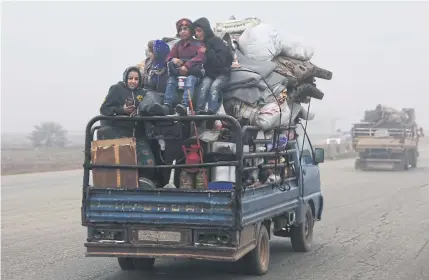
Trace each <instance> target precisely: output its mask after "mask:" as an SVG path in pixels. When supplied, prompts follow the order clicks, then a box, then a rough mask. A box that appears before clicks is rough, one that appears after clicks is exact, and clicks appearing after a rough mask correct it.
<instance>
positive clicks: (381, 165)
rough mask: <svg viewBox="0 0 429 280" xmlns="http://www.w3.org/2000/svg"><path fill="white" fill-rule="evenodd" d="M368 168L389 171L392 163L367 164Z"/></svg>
mask: <svg viewBox="0 0 429 280" xmlns="http://www.w3.org/2000/svg"><path fill="white" fill-rule="evenodd" d="M367 166H368V168H375V169H378V168H379V169H390V168H393V163H383V162H380V163H367Z"/></svg>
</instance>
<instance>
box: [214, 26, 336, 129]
mask: <svg viewBox="0 0 429 280" xmlns="http://www.w3.org/2000/svg"><path fill="white" fill-rule="evenodd" d="M214 32H215V34H216V35H217V36H219V37H221V38H223V39H224V40H225V41H226V43H227V44H229V45H230V46H232V47H233V48H234V50H235V59H236V60H235V61H234V64H233V69H232V73H231V79H230V82H229V86H228V87H227V89H226V90H225V92H224V107H225V111H226V113H228V114H229V115H232V116H234V117H236V118H243V117H244V118H247V119H248V120H249V121H250V124H252V125H257V126H259V127H261V129H263V130H265V131H267V130H270V129H272V128H273V127H275V126H278V125H280V124H281V125H288V124H289V122H290V121H292V122H295V121H296V119H297V118H301V119H307V120H311V119H313V118H314V115H313V114H311V113H309V112H307V110H305V109H304V108H303V107H302V106H301V103H308V101H309V98H310V97H313V98H316V99H319V100H320V99H322V98H323V95H324V94H323V93H322V92H321V91H320V90H319V89H317V88H316V85H315V78H316V77H318V78H322V79H327V80H330V79H331V78H332V73H331V72H330V71H328V70H325V69H322V68H319V67H317V66H315V65H314V64H312V63H311V62H310V59H311V58H312V56H313V54H314V50H313V48H312V47H310V46H306V45H304V44H303V43H301V40H299V39H298V38H297V37H296V36H294V35H292V34H290V33H286V32H279V31H278V30H276V28H274V27H273V26H271V25H269V24H267V23H263V22H262V21H261V20H260V19H258V18H247V19H244V20H236V19H235V18H232V19H230V20H228V21H224V22H221V23H217V24H216V27H215V28H214Z"/></svg>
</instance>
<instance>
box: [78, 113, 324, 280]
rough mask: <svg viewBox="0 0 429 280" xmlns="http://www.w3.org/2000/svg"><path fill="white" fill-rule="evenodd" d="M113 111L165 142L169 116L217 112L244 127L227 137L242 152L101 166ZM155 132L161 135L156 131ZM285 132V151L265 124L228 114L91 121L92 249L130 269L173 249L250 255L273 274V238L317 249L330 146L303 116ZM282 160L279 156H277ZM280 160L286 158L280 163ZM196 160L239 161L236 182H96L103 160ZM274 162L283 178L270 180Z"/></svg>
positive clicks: (176, 253) (247, 258) (249, 263)
mask: <svg viewBox="0 0 429 280" xmlns="http://www.w3.org/2000/svg"><path fill="white" fill-rule="evenodd" d="M113 119H115V120H116V121H124V122H130V121H131V122H133V123H135V124H137V123H141V124H144V127H145V129H146V133H145V137H146V138H150V139H152V140H155V141H159V140H162V141H165V143H166V145H168V141H169V140H168V136H167V135H172V134H168V133H166V132H165V131H163V130H162V127H161V126H162V125H161V124H162V123H164V124H165V122H171V123H173V124H178V123H180V124H185V126H186V125H189V126H190V123H191V121H195V122H204V121H213V120H214V119H217V120H220V121H222V122H223V123H224V124H228V126H227V127H229V130H230V131H235V133H231V135H234V136H233V137H232V136H231V137H232V138H231V137H230V138H229V140H228V139H227V140H225V139H224V140H222V141H223V142H224V143H229V144H231V145H232V146H233V153H232V157H230V158H227V159H223V160H215V161H214V162H204V163H200V164H186V163H183V162H182V163H181V162H177V163H176V164H173V165H172V164H170V165H169V164H166V165H160V164H155V165H153V166H145V165H141V164H136V165H124V164H95V163H94V161H93V159H92V156H91V143H92V141H93V140H94V135H95V132H96V131H97V130H98V129H100V126H96V125H95V124H96V122H98V121H100V120H101V121H103V120H113ZM148 126H151V127H148ZM149 130H150V131H151V133H147V131H149ZM182 131H184V130H183V129H182ZM279 131H283V132H284V131H287V132H288V134H287V135H288V140H287V145H286V147H285V148H284V149H280V148H277V149H275V147H276V145H275V140H274V143H273V142H271V144H273V145H272V146H273V147H274V148H273V149H271V150H267V149H265V150H264V149H258V147H261V146H264V147H267V143H268V144H269V143H270V141H273V140H269V141H267V139H264V138H260V137H258V136H257V134H258V133H259V131H258V128H257V127H254V126H249V125H245V124H243V123H240V122H239V121H237V120H236V119H234V118H233V117H230V116H226V115H225V116H222V115H218V116H195V115H190V116H150V117H148V116H135V117H122V116H115V117H109V116H96V117H94V118H93V119H91V120H90V121H89V122H88V124H87V127H86V140H85V161H84V174H83V194H82V195H83V199H82V208H81V214H82V217H81V218H82V225H83V226H84V227H86V228H87V232H88V236H87V240H86V242H85V243H84V246H85V247H86V256H87V257H115V258H117V259H118V263H119V266H120V267H121V269H123V270H132V269H139V270H148V269H152V268H153V267H154V264H155V259H157V258H163V257H175V258H188V259H203V260H212V261H228V262H242V263H243V264H244V265H243V266H242V267H243V268H245V269H246V273H249V274H252V275H263V274H265V273H267V272H268V269H269V260H270V246H269V242H270V239H271V238H272V237H273V236H280V237H285V238H290V240H291V244H292V247H293V249H294V251H296V252H308V251H310V250H311V248H312V239H313V234H314V224H315V222H316V221H320V220H321V217H322V210H323V195H322V192H321V182H320V170H319V167H318V165H319V164H320V163H323V162H324V150H323V149H321V148H315V149H313V148H312V146H311V142H310V139H309V137H308V135H307V134H306V130H305V129H304V126H303V125H302V124H301V123H299V122H297V123H296V124H295V125H293V126H288V127H278V128H276V129H275V130H274V137H272V139H278V138H276V137H275V135H277V133H278V132H279ZM149 134H150V135H149ZM191 135H192V134H191ZM149 136H150V137H149ZM182 136H183V135H182ZM188 136H189V135H188ZM186 137H187V136H186ZM175 140H177V137H176V139H175ZM273 158H274V159H275V161H274V163H273V161H270V159H271V160H272V159H273ZM279 158H282V159H283V160H282V161H277V159H279ZM255 159H262V161H259V162H256V161H255ZM191 167H192V168H207V170H210V169H213V168H216V167H231V168H233V169H232V170H233V177H234V178H233V179H232V180H231V181H233V182H232V183H231V186H230V188H219V189H216V187H213V185H212V187H211V188H203V189H194V188H190V189H189V188H187V189H182V188H162V187H161V188H159V187H158V188H133V189H127V188H124V187H120V188H117V187H116V188H115V187H106V186H101V185H95V184H94V185H91V170H93V169H95V168H97V169H99V170H100V169H102V168H103V169H116V170H119V169H124V170H125V169H138V170H143V169H148V168H161V169H163V168H170V169H175V170H178V169H180V168H191ZM230 170H231V169H230ZM267 170H271V171H270V172H274V173H275V174H280V175H279V177H274V178H275V179H274V180H270V179H267V178H268V177H269V173H267ZM273 170H274V171H273ZM277 170H280V173H279V172H277ZM255 171H256V172H257V174H258V175H257V176H259V179H261V178H260V177H263V180H259V181H260V182H262V183H259V184H255V180H253V181H252V180H249V179H248V178H249V176H248V174H255ZM252 172H253V173H252ZM276 172H277V173H276ZM234 173H235V174H234ZM286 173H287V174H286ZM282 174H283V175H282ZM284 174H286V175H284ZM271 175H272V174H271ZM253 179H255V178H253ZM256 181H257V180H256ZM175 182H176V184H180V183H177V180H176V181H175Z"/></svg>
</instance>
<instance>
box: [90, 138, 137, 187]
mask: <svg viewBox="0 0 429 280" xmlns="http://www.w3.org/2000/svg"><path fill="white" fill-rule="evenodd" d="M91 150H92V153H91V158H92V161H93V163H94V164H129V165H133V164H137V153H136V140H135V138H120V139H107V140H97V141H93V142H92V148H91ZM92 176H93V184H94V187H96V188H131V189H135V188H137V187H138V170H137V169H135V170H130V169H129V170H125V169H122V170H120V169H107V168H94V169H93V170H92Z"/></svg>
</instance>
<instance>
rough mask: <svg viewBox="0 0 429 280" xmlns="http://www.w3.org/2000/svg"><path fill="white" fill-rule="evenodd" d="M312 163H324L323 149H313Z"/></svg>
mask: <svg viewBox="0 0 429 280" xmlns="http://www.w3.org/2000/svg"><path fill="white" fill-rule="evenodd" d="M314 162H315V163H316V164H319V163H323V162H325V149H323V148H315V149H314Z"/></svg>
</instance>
